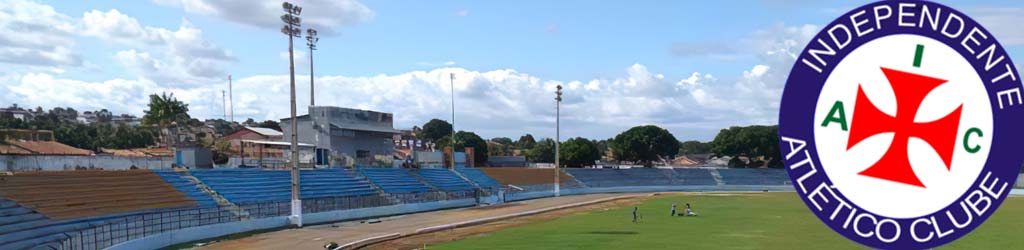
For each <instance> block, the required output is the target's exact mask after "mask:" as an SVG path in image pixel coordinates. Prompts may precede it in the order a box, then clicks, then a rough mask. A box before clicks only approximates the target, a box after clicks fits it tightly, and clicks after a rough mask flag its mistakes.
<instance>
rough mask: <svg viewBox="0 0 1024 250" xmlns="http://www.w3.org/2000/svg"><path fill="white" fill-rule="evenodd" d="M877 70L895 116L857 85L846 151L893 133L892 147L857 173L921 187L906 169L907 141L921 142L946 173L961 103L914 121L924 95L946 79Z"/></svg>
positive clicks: (952, 148)
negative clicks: (892, 98)
mask: <svg viewBox="0 0 1024 250" xmlns="http://www.w3.org/2000/svg"><path fill="white" fill-rule="evenodd" d="M881 69H882V73H883V74H885V77H886V79H888V80H889V85H890V86H891V87H892V90H893V92H894V93H895V94H896V116H890V115H888V114H886V113H883V112H882V111H881V110H878V108H877V107H875V105H874V103H871V100H868V98H867V96H866V95H864V89H863V88H861V87H860V86H858V87H857V103H856V104H855V106H854V108H853V109H854V111H853V112H854V113H853V121H852V122H851V124H850V138H849V141H848V143H847V144H846V149H847V150H849V149H850V148H853V146H854V145H857V143H860V142H861V141H863V140H864V139H867V138H868V137H871V136H873V135H876V134H880V133H894V136H893V139H892V144H890V146H889V149H887V150H886V151H885V155H883V156H882V159H880V160H878V162H875V164H873V165H871V167H868V168H867V169H865V170H864V171H861V172H860V175H864V176H870V177H874V178H879V179H883V180H889V181H894V182H899V183H903V184H907V185H914V186H918V187H922V188H923V187H925V186H924V184H923V183H921V180H920V179H918V178H917V175H916V174H914V170H913V169H912V168H911V167H910V160H909V158H908V157H907V146H908V145H907V142H908V141H909V139H910V137H916V138H919V139H921V140H924V141H925V142H926V143H928V145H930V146H931V147H932V148H933V149H934V150H935V152H936V153H938V154H939V157H940V158H942V161H943V163H945V164H946V170H947V171H948V170H949V168H950V164H951V162H952V161H953V150H954V149H955V147H956V136H957V133H956V132H957V128H958V127H959V126H960V111H961V110H962V109H963V104H961V105H960V106H957V108H956V110H953V112H952V113H949V114H947V115H946V116H944V117H942V118H939V119H938V120H935V121H931V122H923V123H918V122H914V117H915V116H917V111H918V110H919V108H920V105H921V101H924V98H925V96H927V95H928V93H929V92H931V91H932V90H933V89H935V88H936V87H938V86H940V85H942V84H943V83H946V80H943V79H938V78H932V77H928V76H923V75H918V74H913V73H909V72H903V71H899V70H893V69H888V68H884V67H883V68H881Z"/></svg>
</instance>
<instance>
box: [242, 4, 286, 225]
mask: <svg viewBox="0 0 1024 250" xmlns="http://www.w3.org/2000/svg"><path fill="white" fill-rule="evenodd" d="M281 7H282V8H284V12H285V14H284V15H281V21H284V23H285V25H284V27H282V28H281V32H282V33H284V34H285V35H288V68H289V71H290V73H291V110H292V114H291V115H292V116H291V118H292V119H291V130H292V131H291V133H292V136H291V137H292V138H291V139H292V145H291V146H292V153H291V160H292V171H291V172H292V214H291V216H289V219H291V221H292V224H295V225H296V226H299V227H302V200H301V199H299V138H298V133H299V130H298V122H297V119H296V118H295V117H296V115H295V113H296V111H295V55H294V53H295V52H294V47H293V42H292V40H293V39H292V38H294V37H299V36H301V35H302V30H301V29H299V27H301V26H302V19H300V18H299V14H301V13H302V7H299V6H297V5H293V4H291V3H289V2H284V3H283V4H281ZM232 119H234V118H232Z"/></svg>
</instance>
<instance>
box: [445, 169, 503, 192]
mask: <svg viewBox="0 0 1024 250" xmlns="http://www.w3.org/2000/svg"><path fill="white" fill-rule="evenodd" d="M455 171H458V172H459V173H460V174H462V176H465V177H466V178H468V179H469V180H470V181H473V182H475V183H476V185H477V186H480V187H483V188H497V187H500V186H501V184H500V183H498V181H496V180H494V178H491V177H490V176H488V175H487V174H485V173H484V172H483V171H480V169H476V168H456V169H455Z"/></svg>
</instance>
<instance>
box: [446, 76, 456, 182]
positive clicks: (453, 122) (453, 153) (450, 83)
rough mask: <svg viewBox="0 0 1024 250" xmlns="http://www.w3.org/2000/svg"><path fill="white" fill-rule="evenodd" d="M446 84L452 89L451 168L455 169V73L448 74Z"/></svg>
mask: <svg viewBox="0 0 1024 250" xmlns="http://www.w3.org/2000/svg"><path fill="white" fill-rule="evenodd" d="M448 76H449V77H448V84H449V85H450V86H451V88H452V138H451V139H452V140H451V147H452V168H455V73H449V74H448Z"/></svg>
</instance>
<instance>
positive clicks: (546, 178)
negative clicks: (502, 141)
mask: <svg viewBox="0 0 1024 250" xmlns="http://www.w3.org/2000/svg"><path fill="white" fill-rule="evenodd" d="M477 169H479V170H480V171H482V172H484V173H485V174H487V176H490V177H491V178H492V179H494V180H497V181H498V182H499V183H501V184H506V185H515V186H531V185H538V184H551V183H552V182H554V178H555V172H554V171H555V170H554V169H539V168H477ZM558 174H559V175H560V176H559V177H558V178H559V183H560V184H561V185H562V186H565V187H569V186H577V184H576V179H575V178H573V177H572V176H569V175H567V174H565V172H562V171H559V173H558Z"/></svg>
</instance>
